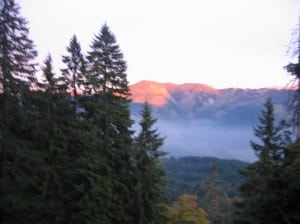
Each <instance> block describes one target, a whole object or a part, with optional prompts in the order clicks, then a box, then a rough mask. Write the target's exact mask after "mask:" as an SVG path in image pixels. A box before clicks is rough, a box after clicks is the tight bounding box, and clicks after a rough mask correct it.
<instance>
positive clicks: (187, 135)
mask: <svg viewBox="0 0 300 224" xmlns="http://www.w3.org/2000/svg"><path fill="white" fill-rule="evenodd" d="M134 120H135V121H136V122H135V124H134V126H133V129H134V130H135V131H136V133H138V131H139V125H138V122H139V118H138V117H134ZM156 128H157V131H158V132H159V134H160V136H162V137H165V142H164V145H163V147H162V150H164V151H166V152H168V155H167V157H171V156H174V157H182V156H201V157H203V156H212V157H217V158H222V159H237V160H242V161H247V162H251V161H254V160H255V159H256V156H255V154H254V152H253V150H252V148H251V146H250V140H253V141H255V140H256V139H255V137H254V135H253V127H251V126H246V125H230V124H221V123H218V122H215V121H212V120H205V119H198V120H194V119H193V120H180V119H174V120H172V119H168V120H165V119H158V120H157V122H156Z"/></svg>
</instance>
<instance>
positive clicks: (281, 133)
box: [238, 99, 291, 223]
mask: <svg viewBox="0 0 300 224" xmlns="http://www.w3.org/2000/svg"><path fill="white" fill-rule="evenodd" d="M254 133H255V135H256V137H258V138H259V139H260V141H261V143H254V142H251V145H252V148H253V150H254V151H255V152H256V155H257V156H258V161H256V162H254V163H252V164H250V165H249V166H248V168H247V169H246V170H244V171H243V172H242V174H243V175H244V176H245V178H246V180H245V182H244V183H243V184H242V186H241V193H242V203H240V204H239V205H238V207H239V209H238V213H239V214H238V219H239V222H238V223H284V221H283V216H282V215H281V213H280V210H281V202H280V201H281V197H280V194H281V193H280V192H281V187H282V186H281V181H280V174H281V171H282V170H281V167H282V164H283V161H284V157H285V148H286V147H287V146H288V145H289V144H290V143H291V133H290V131H289V126H288V125H287V124H286V122H284V121H281V122H280V123H279V124H278V125H276V124H275V118H274V109H273V104H272V102H271V100H270V99H268V100H267V102H266V103H265V106H264V110H263V111H262V115H261V116H260V117H259V124H258V125H257V127H256V128H254Z"/></svg>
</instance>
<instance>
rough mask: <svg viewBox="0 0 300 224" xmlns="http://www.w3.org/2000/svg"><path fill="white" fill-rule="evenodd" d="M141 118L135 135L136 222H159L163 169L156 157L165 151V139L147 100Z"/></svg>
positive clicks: (162, 203) (161, 214) (161, 211)
mask: <svg viewBox="0 0 300 224" xmlns="http://www.w3.org/2000/svg"><path fill="white" fill-rule="evenodd" d="M141 117H142V119H141V121H140V123H139V124H140V127H141V130H140V133H139V134H138V136H137V137H136V138H135V154H136V171H135V174H136V179H137V180H136V186H135V198H136V201H134V204H135V206H136V216H137V217H136V223H140V224H146V223H160V222H161V217H162V216H163V205H164V202H165V200H164V191H163V189H164V180H163V177H164V171H163V169H162V167H161V165H160V162H159V159H160V158H161V157H162V156H163V155H165V154H166V153H165V152H163V151H161V150H160V147H161V146H162V145H163V140H164V139H163V138H162V137H160V136H159V133H158V132H157V129H155V127H154V125H155V123H156V121H157V119H155V118H153V116H152V111H151V108H150V105H149V104H148V103H147V102H146V103H145V104H144V106H143V109H142V111H141Z"/></svg>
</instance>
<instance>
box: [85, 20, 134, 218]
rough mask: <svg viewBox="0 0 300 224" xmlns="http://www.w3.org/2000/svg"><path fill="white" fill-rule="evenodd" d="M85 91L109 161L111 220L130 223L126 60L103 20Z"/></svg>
mask: <svg viewBox="0 0 300 224" xmlns="http://www.w3.org/2000/svg"><path fill="white" fill-rule="evenodd" d="M87 59H88V73H87V82H88V85H87V91H86V92H87V93H91V94H93V95H92V97H90V98H89V99H88V101H89V102H90V103H88V104H85V105H86V106H85V111H86V115H88V116H90V120H92V121H93V122H94V124H95V125H96V126H97V127H98V129H99V136H100V138H101V139H102V140H103V142H104V145H103V156H105V157H106V158H107V159H108V160H109V162H110V170H109V171H108V172H107V173H106V174H105V175H106V176H107V178H108V179H110V180H112V186H111V189H110V190H111V195H110V200H108V201H107V203H108V204H107V206H106V207H107V208H109V210H110V211H111V212H110V216H111V222H112V223H129V222H130V219H131V216H130V215H129V214H130V213H131V212H132V211H133V208H131V207H129V203H128V201H129V200H130V198H132V195H131V194H132V191H133V179H134V178H133V176H132V170H133V167H132V160H133V154H132V151H133V149H132V137H131V136H132V131H131V130H130V128H131V125H132V121H131V119H130V111H129V103H130V99H129V96H130V93H129V87H128V81H127V74H126V69H127V66H126V62H125V61H124V59H123V54H122V53H121V50H120V48H119V46H118V44H117V42H116V38H115V36H114V35H113V33H112V32H111V31H110V29H109V27H108V26H107V25H106V24H104V25H103V26H102V28H101V30H100V33H99V34H98V35H96V36H95V38H94V40H93V42H92V44H91V51H90V52H89V53H88V56H87Z"/></svg>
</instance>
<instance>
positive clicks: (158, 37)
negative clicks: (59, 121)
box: [17, 0, 300, 88]
mask: <svg viewBox="0 0 300 224" xmlns="http://www.w3.org/2000/svg"><path fill="white" fill-rule="evenodd" d="M17 2H19V4H20V6H21V9H22V10H21V13H22V15H23V16H24V17H25V18H27V20H28V21H29V27H30V36H31V38H32V39H33V40H34V41H35V44H36V45H37V49H38V51H39V61H40V62H42V61H43V59H44V58H45V56H46V55H47V54H48V52H50V53H51V54H52V57H53V60H54V63H55V67H56V69H57V71H58V70H59V68H61V67H62V64H61V55H62V54H65V52H66V51H65V48H66V46H67V45H68V44H69V40H70V38H71V37H72V35H73V34H76V35H77V36H78V39H79V41H80V43H81V45H82V48H83V50H84V51H85V52H87V51H88V50H89V45H90V43H91V41H92V39H93V36H94V34H96V33H98V32H99V30H100V28H101V26H102V25H103V24H104V23H105V22H106V23H107V24H108V26H109V27H110V28H111V30H112V32H113V33H114V34H115V36H116V38H117V42H118V44H119V45H120V48H121V50H122V52H123V53H124V57H125V60H126V61H127V64H128V71H127V73H128V80H129V81H130V83H131V84H132V83H135V82H137V81H140V80H145V79H147V80H154V81H161V82H174V83H186V82H197V83H204V84H209V85H211V86H213V87H215V88H227V87H241V88H259V87H266V86H278V85H279V86H284V85H286V83H287V82H288V80H290V77H289V76H288V75H287V74H286V72H285V71H284V70H283V66H284V65H286V64H287V63H288V62H289V60H291V59H290V58H289V57H288V56H287V55H286V49H287V45H288V43H289V41H290V39H291V33H292V30H293V29H295V28H296V25H297V23H298V17H299V15H300V1H299V0H205V1H204V0H203V1H202V0H17Z"/></svg>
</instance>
